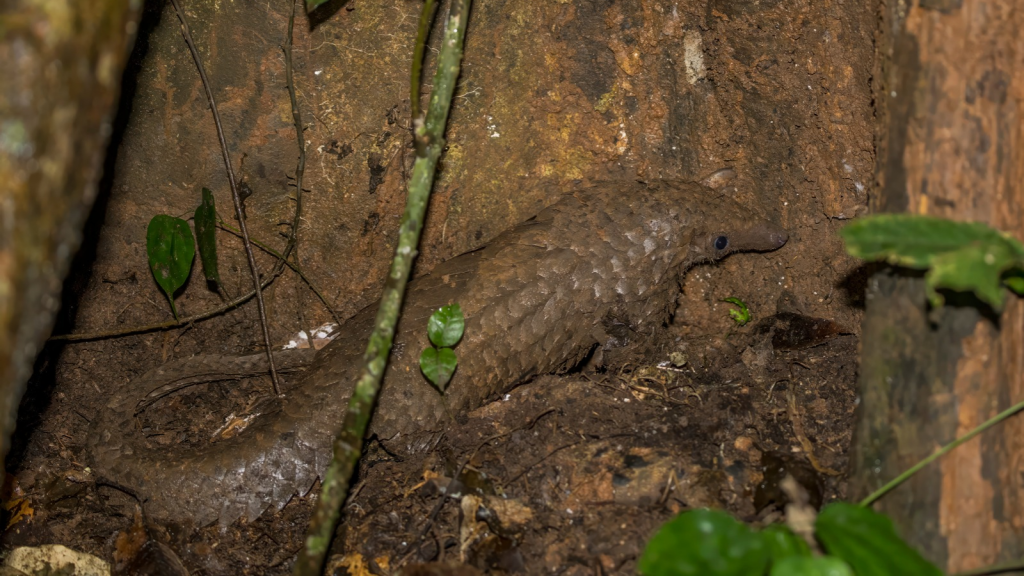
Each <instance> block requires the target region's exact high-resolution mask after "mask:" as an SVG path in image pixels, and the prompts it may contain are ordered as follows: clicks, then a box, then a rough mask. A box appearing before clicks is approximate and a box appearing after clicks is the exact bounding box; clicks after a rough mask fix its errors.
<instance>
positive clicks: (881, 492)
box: [860, 402, 1024, 506]
mask: <svg viewBox="0 0 1024 576" xmlns="http://www.w3.org/2000/svg"><path fill="white" fill-rule="evenodd" d="M1021 410H1024V402H1018V403H1017V404H1014V405H1013V406H1010V407H1009V408H1007V409H1006V410H1003V411H1002V412H1000V413H999V414H996V415H995V416H993V417H992V418H989V419H988V420H986V421H985V422H984V423H982V424H981V425H980V426H978V427H977V428H975V429H974V430H971V431H970V432H968V433H967V434H964V435H963V436H961V437H959V438H957V439H956V440H953V441H952V442H950V443H949V444H947V445H945V446H943V447H942V448H941V449H940V450H939V451H938V452H936V453H934V454H932V455H931V456H928V457H927V458H925V459H923V460H921V461H920V462H918V463H917V464H915V465H914V466H912V467H911V468H910V469H908V470H907V471H906V472H904V473H902V474H900V475H899V476H897V477H895V478H893V479H892V480H890V481H889V483H888V484H886V485H885V486H882V487H881V488H879V489H878V490H875V491H874V492H872V493H871V494H869V495H868V497H867V498H865V499H863V500H861V501H860V505H861V506H870V505H872V504H874V503H875V501H876V500H878V499H879V498H881V497H882V496H885V494H886V493H888V492H889V491H890V490H892V489H893V488H895V487H897V486H899V485H900V484H902V483H903V482H905V481H906V480H907V479H908V478H910V477H911V476H913V475H914V474H917V473H918V472H919V471H920V470H921V469H922V468H924V467H925V466H927V465H929V464H931V463H932V462H934V461H936V460H938V459H939V458H942V457H943V456H945V455H946V454H948V453H949V452H950V451H952V450H953V449H954V448H956V447H957V446H959V445H961V444H963V443H964V442H967V441H968V440H970V439H972V438H974V437H975V436H977V435H978V434H981V433H982V432H984V431H985V430H988V429H989V428H991V427H993V426H995V425H996V424H999V423H1000V422H1002V421H1003V420H1006V419H1007V418H1009V417H1010V416H1013V415H1014V414H1016V413H1018V412H1020V411H1021Z"/></svg>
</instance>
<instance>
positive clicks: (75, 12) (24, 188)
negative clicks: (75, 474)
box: [0, 0, 142, 458]
mask: <svg viewBox="0 0 1024 576" xmlns="http://www.w3.org/2000/svg"><path fill="white" fill-rule="evenodd" d="M141 5H142V0H56V1H46V2H41V1H38V0H14V1H12V2H5V3H3V7H2V8H0V78H3V81H2V82H0V458H2V457H3V456H5V455H6V454H7V451H8V447H9V438H10V434H11V432H12V431H13V429H14V423H15V417H16V414H17V409H18V403H19V402H20V400H21V396H22V393H23V392H24V387H25V382H26V381H27V380H28V377H29V375H30V374H31V373H32V364H33V361H34V360H35V357H36V353H37V352H38V351H39V350H40V348H42V345H43V342H44V340H46V338H47V337H48V336H49V334H50V329H51V328H52V326H53V319H54V315H55V313H56V312H57V309H58V307H59V305H60V292H61V283H62V281H63V280H64V275H65V273H66V272H67V269H68V266H69V264H70V262H71V258H72V257H73V256H74V255H75V252H76V251H77V250H78V245H79V243H80V242H81V235H82V226H83V224H84V223H85V218H86V216H87V215H88V214H89V209H90V208H91V207H92V203H93V199H94V197H95V195H96V186H97V182H98V180H99V178H100V176H101V174H102V168H103V159H104V153H105V151H106V143H107V141H108V139H109V137H110V134H111V119H112V118H111V116H112V114H113V112H114V109H115V108H114V106H115V104H116V103H117V100H118V94H119V92H120V86H121V74H122V71H123V70H124V66H125V62H126V60H127V57H128V53H129V49H130V44H131V41H132V40H133V39H134V36H135V32H136V28H137V25H138V16H139V10H140V7H141Z"/></svg>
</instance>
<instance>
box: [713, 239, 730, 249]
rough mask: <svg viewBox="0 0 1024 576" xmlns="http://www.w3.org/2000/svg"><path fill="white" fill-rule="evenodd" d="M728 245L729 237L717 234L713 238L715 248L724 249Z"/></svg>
mask: <svg viewBox="0 0 1024 576" xmlns="http://www.w3.org/2000/svg"><path fill="white" fill-rule="evenodd" d="M728 247H729V238H727V237H725V236H719V237H718V238H715V250H725V249H726V248H728Z"/></svg>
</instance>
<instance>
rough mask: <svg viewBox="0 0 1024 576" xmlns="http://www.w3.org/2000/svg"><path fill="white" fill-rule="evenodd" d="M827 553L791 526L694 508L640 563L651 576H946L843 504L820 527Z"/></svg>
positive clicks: (666, 528) (881, 521)
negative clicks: (753, 524) (756, 526)
mask: <svg viewBox="0 0 1024 576" xmlns="http://www.w3.org/2000/svg"><path fill="white" fill-rule="evenodd" d="M814 530H815V537H816V539H817V541H818V543H819V544H820V545H821V547H822V548H823V549H824V550H825V552H826V555H817V556H816V555H814V554H813V553H812V551H811V549H810V547H809V546H808V545H807V543H806V542H804V540H803V539H802V538H800V537H799V536H797V535H796V534H794V533H793V532H792V531H790V530H789V528H787V527H785V526H783V525H781V524H773V525H771V526H768V527H767V528H765V529H764V530H761V531H755V530H753V529H751V528H750V527H748V526H747V525H745V524H743V523H741V522H739V521H738V520H736V519H735V518H733V517H732V516H730V515H729V514H727V513H725V512H722V511H717V510H706V509H702V510H691V511H688V512H684V513H682V514H680V515H679V516H676V517H675V518H673V519H672V520H670V521H668V522H666V523H665V524H664V525H662V527H661V528H660V529H659V530H658V532H657V533H656V534H655V535H654V537H653V538H651V540H650V542H648V543H647V548H646V549H645V550H644V553H643V555H642V556H641V557H640V563H639V570H640V573H641V574H643V575H644V576H763V575H766V574H767V575H768V576H897V575H898V576H905V575H908V574H915V575H918V576H941V575H942V572H941V571H940V570H939V569H938V568H936V567H935V566H934V565H933V564H931V563H929V562H928V561H927V560H925V559H924V558H922V557H921V555H920V554H918V552H917V551H916V550H914V549H913V548H911V547H910V546H909V545H908V544H907V543H906V542H904V541H903V540H902V539H901V538H900V537H899V535H898V534H896V530H895V528H894V527H893V525H892V522H891V521H890V520H889V518H888V517H886V516H884V515H882V514H878V513H877V512H874V511H873V510H871V509H869V508H866V507H862V506H857V505H854V504H850V503H847V502H836V503H834V504H830V505H828V506H826V507H825V508H824V509H823V510H822V511H821V513H820V514H819V515H818V517H817V520H816V521H815V524H814Z"/></svg>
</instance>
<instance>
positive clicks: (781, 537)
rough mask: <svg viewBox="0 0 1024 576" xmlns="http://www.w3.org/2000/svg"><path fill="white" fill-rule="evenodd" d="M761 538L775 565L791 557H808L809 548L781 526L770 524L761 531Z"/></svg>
mask: <svg viewBox="0 0 1024 576" xmlns="http://www.w3.org/2000/svg"><path fill="white" fill-rule="evenodd" d="M761 538H763V539H764V542H765V545H767V546H768V555H769V556H770V557H771V559H772V563H773V564H775V563H777V562H779V561H780V560H783V559H785V558H790V557H792V556H810V555H811V547H810V546H808V545H807V542H805V541H804V539H803V538H801V537H799V536H797V535H796V534H794V533H793V531H792V530H790V529H789V528H787V527H786V526H785V525H783V524H772V525H770V526H768V527H766V528H765V529H764V530H761Z"/></svg>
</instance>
